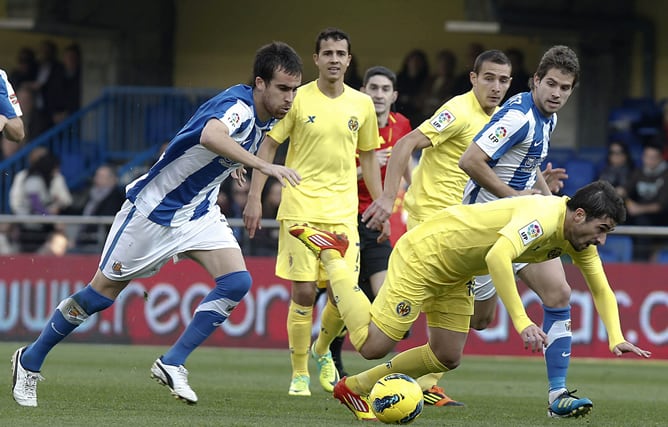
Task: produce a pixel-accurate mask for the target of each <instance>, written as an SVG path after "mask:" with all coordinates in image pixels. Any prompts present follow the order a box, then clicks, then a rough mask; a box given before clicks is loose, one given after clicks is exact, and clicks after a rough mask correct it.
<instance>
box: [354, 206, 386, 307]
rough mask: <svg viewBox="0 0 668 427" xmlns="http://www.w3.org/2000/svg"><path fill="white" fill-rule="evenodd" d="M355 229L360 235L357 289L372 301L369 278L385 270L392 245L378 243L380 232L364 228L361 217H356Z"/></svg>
mask: <svg viewBox="0 0 668 427" xmlns="http://www.w3.org/2000/svg"><path fill="white" fill-rule="evenodd" d="M357 228H358V231H359V235H360V274H359V283H358V284H359V287H360V288H362V290H363V291H364V293H365V294H366V295H367V297H369V299H370V300H373V294H372V292H371V285H370V283H369V278H370V277H371V276H372V275H373V274H375V273H378V272H379V271H385V270H387V263H388V260H389V258H390V253H391V252H392V245H391V244H390V241H389V240H386V241H384V242H383V243H378V242H377V240H376V239H378V236H379V235H380V231H378V230H373V229H370V228H367V227H366V224H364V223H363V222H362V220H361V215H359V216H358V217H357Z"/></svg>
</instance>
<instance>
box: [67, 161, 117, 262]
mask: <svg viewBox="0 0 668 427" xmlns="http://www.w3.org/2000/svg"><path fill="white" fill-rule="evenodd" d="M79 199H80V201H79V202H78V203H76V205H77V206H74V207H71V208H70V209H68V211H67V212H66V213H67V214H72V215H84V216H113V215H116V213H117V212H118V211H119V210H120V209H121V206H122V205H123V202H124V201H125V191H123V189H122V188H121V187H119V185H118V177H117V175H116V171H115V170H114V169H113V168H112V167H111V166H109V165H101V166H99V167H98V168H97V170H96V171H95V176H94V177H93V182H92V184H91V186H90V188H88V189H87V190H86V191H85V193H84V197H81V198H79ZM109 229H110V226H106V227H104V228H102V227H101V226H100V225H98V224H87V225H83V226H81V227H79V228H78V231H77V232H76V233H74V235H75V236H76V238H75V247H76V250H77V251H78V252H99V250H100V249H101V244H102V243H104V238H105V236H106V235H107V233H108V232H109Z"/></svg>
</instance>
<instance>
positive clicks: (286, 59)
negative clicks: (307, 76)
mask: <svg viewBox="0 0 668 427" xmlns="http://www.w3.org/2000/svg"><path fill="white" fill-rule="evenodd" d="M302 69H303V65H302V59H301V58H300V57H299V55H298V54H297V52H295V50H294V49H293V48H292V47H290V45H288V44H287V43H283V42H272V43H269V44H267V45H264V46H262V47H261V48H260V49H258V50H257V52H256V53H255V61H254V62H253V77H254V78H253V85H255V77H260V78H261V79H262V80H264V81H265V82H267V83H269V82H270V81H271V79H272V78H273V77H274V73H275V72H276V71H278V70H282V71H284V72H285V73H286V74H289V75H291V76H301V75H302Z"/></svg>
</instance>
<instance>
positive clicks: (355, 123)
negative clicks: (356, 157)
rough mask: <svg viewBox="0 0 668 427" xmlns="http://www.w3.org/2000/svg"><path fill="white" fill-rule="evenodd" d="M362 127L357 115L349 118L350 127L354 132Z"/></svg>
mask: <svg viewBox="0 0 668 427" xmlns="http://www.w3.org/2000/svg"><path fill="white" fill-rule="evenodd" d="M359 128H360V122H359V120H357V117H355V116H352V117H350V119H349V120H348V129H350V130H351V131H352V132H357V131H358V130H359Z"/></svg>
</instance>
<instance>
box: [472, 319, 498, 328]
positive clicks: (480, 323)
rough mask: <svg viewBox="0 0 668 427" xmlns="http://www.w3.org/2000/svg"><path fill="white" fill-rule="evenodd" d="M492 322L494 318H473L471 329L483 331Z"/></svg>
mask: <svg viewBox="0 0 668 427" xmlns="http://www.w3.org/2000/svg"><path fill="white" fill-rule="evenodd" d="M493 320H494V316H473V317H472V318H471V328H472V329H475V330H476V331H484V330H485V329H487V327H488V326H489V325H490V323H492V321H493Z"/></svg>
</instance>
